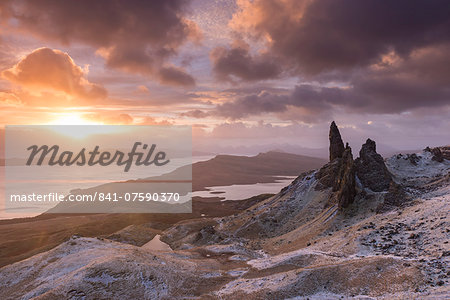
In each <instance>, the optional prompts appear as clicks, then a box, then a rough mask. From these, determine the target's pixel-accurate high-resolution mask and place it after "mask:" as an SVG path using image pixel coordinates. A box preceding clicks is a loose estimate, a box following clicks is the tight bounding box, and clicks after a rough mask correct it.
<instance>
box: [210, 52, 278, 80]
mask: <svg viewBox="0 0 450 300" xmlns="http://www.w3.org/2000/svg"><path fill="white" fill-rule="evenodd" d="M210 58H211V61H212V63H213V71H214V72H215V74H216V76H217V77H218V79H221V80H227V81H233V78H232V76H236V77H238V78H240V79H244V80H246V81H256V80H264V79H273V78H275V77H277V76H278V75H279V74H280V73H281V68H280V66H279V65H277V64H276V63H275V61H274V60H273V59H272V58H271V57H270V56H269V55H259V56H257V57H252V56H251V55H250V53H249V52H248V49H246V48H242V47H236V46H234V47H232V48H224V47H217V48H215V49H214V50H213V51H212V52H211V54H210Z"/></svg>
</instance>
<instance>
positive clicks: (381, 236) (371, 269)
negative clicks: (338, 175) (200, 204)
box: [0, 152, 450, 299]
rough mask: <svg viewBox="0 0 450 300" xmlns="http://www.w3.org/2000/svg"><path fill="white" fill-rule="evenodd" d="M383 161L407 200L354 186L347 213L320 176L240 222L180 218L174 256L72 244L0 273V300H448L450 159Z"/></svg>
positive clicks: (421, 156)
mask: <svg viewBox="0 0 450 300" xmlns="http://www.w3.org/2000/svg"><path fill="white" fill-rule="evenodd" d="M416 156H417V157H418V158H417V159H418V160H417V161H416V158H414V159H415V160H414V161H413V162H411V160H410V157H409V156H408V157H407V156H401V155H398V156H394V157H391V158H389V159H387V160H386V167H387V169H388V170H389V172H390V173H391V174H392V178H393V181H394V182H395V183H397V184H398V185H401V187H402V188H403V189H404V192H405V194H404V197H406V198H408V201H405V202H404V203H402V204H401V205H398V206H395V207H393V208H391V209H389V210H381V211H380V210H378V211H377V208H379V207H380V203H382V202H383V199H384V198H385V196H386V195H387V194H388V192H387V191H382V192H374V191H372V190H370V189H368V188H367V187H365V186H363V185H362V184H361V183H360V182H357V183H356V184H357V188H358V195H357V196H356V198H355V200H354V202H353V203H352V204H351V205H349V206H348V207H347V208H345V209H340V208H339V207H338V205H337V204H336V203H334V202H330V199H333V198H332V196H333V191H332V189H331V188H318V185H319V184H320V180H319V179H318V176H317V175H316V174H317V172H318V171H313V172H309V173H305V174H302V175H301V176H300V177H299V178H297V179H296V180H295V181H294V182H293V183H292V184H291V185H290V186H288V187H286V188H284V189H283V190H282V191H281V192H280V193H279V194H278V195H276V196H274V197H272V198H269V199H267V200H264V201H263V202H260V203H258V204H256V205H255V206H253V207H251V208H249V209H248V210H246V211H243V212H242V213H240V214H237V215H234V216H229V217H224V218H215V219H212V218H203V219H199V220H189V221H183V222H180V223H178V224H176V225H175V226H173V227H172V228H170V229H168V230H166V231H165V232H164V233H163V235H162V237H161V240H162V241H165V242H167V243H168V244H169V245H170V246H171V247H172V249H174V250H159V251H158V250H151V249H148V248H147V247H137V246H133V245H128V244H123V243H118V242H113V241H110V240H107V239H100V238H84V237H76V236H74V237H72V239H70V240H69V241H67V242H65V243H63V244H61V245H60V246H58V247H56V248H54V249H52V250H50V251H48V252H45V253H42V254H39V255H36V256H33V257H31V258H29V259H26V260H24V261H21V262H18V263H15V264H12V265H9V266H5V267H3V268H2V269H0V286H1V289H0V299H242V298H246V299H306V298H309V299H340V298H341V297H346V298H347V297H348V298H355V299H449V298H450V291H449V288H448V286H449V285H448V274H449V272H450V268H449V260H450V246H449V244H448V242H449V228H450V227H449V222H450V220H449V203H450V175H449V174H450V173H449V172H450V162H449V161H448V160H444V161H443V162H437V161H434V160H433V159H432V155H431V153H430V152H423V153H418V154H417V155H416Z"/></svg>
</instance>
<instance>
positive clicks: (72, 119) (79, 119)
mask: <svg viewBox="0 0 450 300" xmlns="http://www.w3.org/2000/svg"><path fill="white" fill-rule="evenodd" d="M47 125H103V123H100V122H95V121H92V120H86V119H84V118H83V116H82V115H81V114H77V113H62V114H59V116H58V117H57V118H56V119H55V120H53V121H51V122H49V123H47Z"/></svg>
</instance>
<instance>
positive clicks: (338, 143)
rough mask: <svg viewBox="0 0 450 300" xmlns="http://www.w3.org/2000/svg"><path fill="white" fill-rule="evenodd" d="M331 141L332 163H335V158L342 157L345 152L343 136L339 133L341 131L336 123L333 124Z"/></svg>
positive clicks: (330, 135)
mask: <svg viewBox="0 0 450 300" xmlns="http://www.w3.org/2000/svg"><path fill="white" fill-rule="evenodd" d="M329 139H330V161H333V160H334V159H335V158H340V157H342V155H343V154H344V150H345V148H344V143H343V142H342V138H341V134H340V133H339V129H338V127H337V126H336V123H334V121H333V122H331V126H330V134H329Z"/></svg>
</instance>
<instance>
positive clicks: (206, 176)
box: [146, 151, 326, 191]
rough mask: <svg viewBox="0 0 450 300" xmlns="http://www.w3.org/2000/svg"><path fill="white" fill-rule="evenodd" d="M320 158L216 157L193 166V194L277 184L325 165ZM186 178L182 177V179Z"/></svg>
mask: <svg viewBox="0 0 450 300" xmlns="http://www.w3.org/2000/svg"><path fill="white" fill-rule="evenodd" d="M325 163H326V161H325V160H324V159H321V158H316V157H309V156H303V155H297V154H291V153H283V152H275V151H270V152H266V153H260V154H258V155H256V156H236V155H217V156H216V157H214V158H212V159H210V160H207V161H201V162H196V163H194V164H192V190H193V191H201V190H204V189H205V187H211V186H226V185H233V184H254V183H268V182H275V180H277V179H280V178H279V177H280V176H298V175H300V174H301V173H303V172H305V171H309V170H313V169H317V168H319V167H321V166H322V165H323V164H325ZM189 168H191V166H184V167H180V168H178V169H176V170H175V171H173V172H171V173H169V174H166V175H162V176H158V177H151V178H146V179H152V180H154V179H160V180H161V179H164V178H172V179H173V178H177V177H178V174H180V177H181V178H185V177H184V176H183V175H185V174H186V172H189V171H190V170H189ZM182 174H183V175H182Z"/></svg>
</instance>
